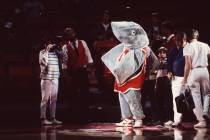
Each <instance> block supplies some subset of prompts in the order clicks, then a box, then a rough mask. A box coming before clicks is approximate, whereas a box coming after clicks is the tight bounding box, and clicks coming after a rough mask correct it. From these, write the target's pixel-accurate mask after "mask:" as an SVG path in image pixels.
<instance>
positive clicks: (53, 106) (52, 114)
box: [50, 79, 62, 124]
mask: <svg viewBox="0 0 210 140" xmlns="http://www.w3.org/2000/svg"><path fill="white" fill-rule="evenodd" d="M58 87H59V80H58V79H54V80H52V92H51V95H50V117H51V119H52V123H53V124H61V123H62V122H60V121H58V120H56V116H55V115H56V103H57V97H58Z"/></svg>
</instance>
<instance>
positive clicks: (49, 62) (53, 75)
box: [40, 52, 60, 80]
mask: <svg viewBox="0 0 210 140" xmlns="http://www.w3.org/2000/svg"><path fill="white" fill-rule="evenodd" d="M40 55H41V59H43V60H42V61H44V62H46V63H45V66H46V67H45V69H44V70H41V75H40V77H41V78H42V79H46V80H53V79H58V78H59V77H60V70H59V60H58V57H57V55H56V53H55V52H40Z"/></svg>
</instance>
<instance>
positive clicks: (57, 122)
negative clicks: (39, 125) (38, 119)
mask: <svg viewBox="0 0 210 140" xmlns="http://www.w3.org/2000/svg"><path fill="white" fill-rule="evenodd" d="M62 123H63V122H61V121H58V120H56V119H53V120H52V124H54V125H60V124H62Z"/></svg>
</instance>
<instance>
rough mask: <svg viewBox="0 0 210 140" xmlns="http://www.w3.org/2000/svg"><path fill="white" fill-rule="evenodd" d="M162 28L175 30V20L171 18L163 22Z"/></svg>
mask: <svg viewBox="0 0 210 140" xmlns="http://www.w3.org/2000/svg"><path fill="white" fill-rule="evenodd" d="M161 28H165V29H167V30H169V31H171V32H174V31H175V27H174V24H173V22H171V21H169V20H166V21H164V22H162V24H161Z"/></svg>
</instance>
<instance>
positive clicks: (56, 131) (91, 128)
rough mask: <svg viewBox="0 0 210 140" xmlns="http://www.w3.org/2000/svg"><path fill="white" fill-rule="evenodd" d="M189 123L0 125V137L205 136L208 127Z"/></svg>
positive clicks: (176, 139)
mask: <svg viewBox="0 0 210 140" xmlns="http://www.w3.org/2000/svg"><path fill="white" fill-rule="evenodd" d="M192 126H193V125H192V124H187V123H186V124H184V125H183V127H182V128H171V127H163V126H144V127H143V128H135V129H134V128H132V127H115V126H114V124H113V123H93V124H87V125H61V126H41V127H38V126H37V127H35V126H32V127H28V128H26V127H21V126H14V127H13V128H7V129H1V130H0V140H12V139H15V140H22V139H24V140H25V139H28V140H86V139H87V140H96V139H97V140H98V139H103V140H145V139H146V140H157V139H158V140H165V139H169V140H184V139H186V140H208V139H210V129H209V128H200V129H194V128H193V127H192Z"/></svg>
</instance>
